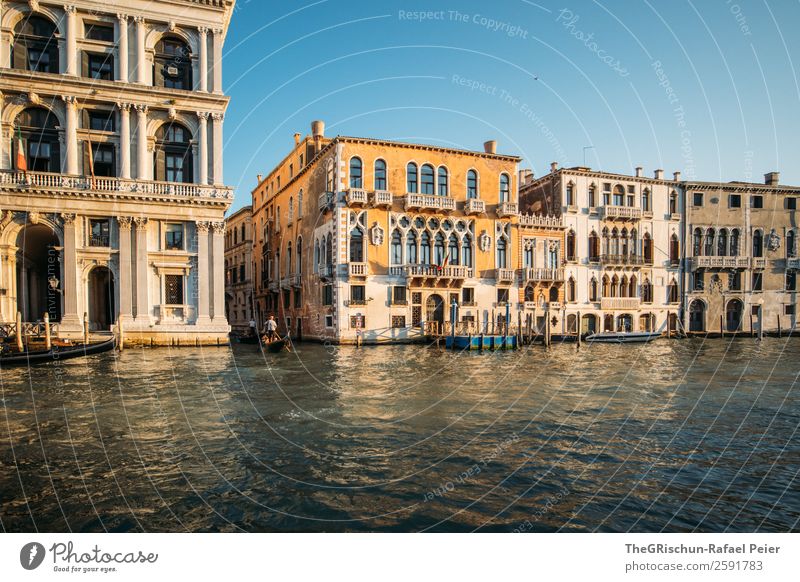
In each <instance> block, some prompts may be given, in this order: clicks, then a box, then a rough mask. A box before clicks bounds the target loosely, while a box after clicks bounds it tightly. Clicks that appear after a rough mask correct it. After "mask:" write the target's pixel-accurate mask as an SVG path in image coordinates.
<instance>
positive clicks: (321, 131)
mask: <svg viewBox="0 0 800 582" xmlns="http://www.w3.org/2000/svg"><path fill="white" fill-rule="evenodd" d="M311 135H313V136H314V139H315V140H316V139H320V138H323V137H325V122H324V121H312V122H311Z"/></svg>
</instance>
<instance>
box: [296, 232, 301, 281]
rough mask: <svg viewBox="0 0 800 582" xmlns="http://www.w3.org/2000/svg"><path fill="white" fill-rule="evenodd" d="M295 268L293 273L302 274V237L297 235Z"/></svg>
mask: <svg viewBox="0 0 800 582" xmlns="http://www.w3.org/2000/svg"><path fill="white" fill-rule="evenodd" d="M296 252H297V261H296V264H297V268H296V269H295V273H297V274H298V275H302V274H303V237H302V236H300V237H297V251H296Z"/></svg>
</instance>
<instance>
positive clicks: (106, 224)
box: [89, 218, 111, 247]
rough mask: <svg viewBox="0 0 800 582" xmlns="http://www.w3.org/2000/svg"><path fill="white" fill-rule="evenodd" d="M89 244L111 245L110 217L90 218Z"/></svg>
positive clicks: (91, 245) (94, 245) (96, 245)
mask: <svg viewBox="0 0 800 582" xmlns="http://www.w3.org/2000/svg"><path fill="white" fill-rule="evenodd" d="M89 246H90V247H110V246H111V223H110V221H109V220H108V219H106V218H102V219H90V220H89Z"/></svg>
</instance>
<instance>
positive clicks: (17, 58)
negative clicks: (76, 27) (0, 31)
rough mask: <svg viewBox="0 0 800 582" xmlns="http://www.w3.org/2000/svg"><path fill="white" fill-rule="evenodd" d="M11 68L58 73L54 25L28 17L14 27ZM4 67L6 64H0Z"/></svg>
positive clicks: (45, 19)
mask: <svg viewBox="0 0 800 582" xmlns="http://www.w3.org/2000/svg"><path fill="white" fill-rule="evenodd" d="M13 38H14V40H13V42H12V46H11V66H12V68H14V69H22V70H24V71H38V72H40V73H59V72H60V71H59V68H58V39H57V38H56V25H55V24H53V23H52V22H51V21H50V20H48V19H47V18H44V17H42V16H38V15H35V14H33V15H30V16H28V17H27V18H23V19H22V20H20V21H19V23H17V25H16V26H15V27H14V37H13ZM2 66H6V63H2Z"/></svg>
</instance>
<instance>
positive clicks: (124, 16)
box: [117, 14, 129, 24]
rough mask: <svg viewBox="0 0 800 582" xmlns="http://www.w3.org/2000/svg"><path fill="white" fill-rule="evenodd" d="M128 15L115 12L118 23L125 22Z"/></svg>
mask: <svg viewBox="0 0 800 582" xmlns="http://www.w3.org/2000/svg"><path fill="white" fill-rule="evenodd" d="M128 18H129V16H128V15H127V14H117V20H119V22H120V24H127V23H128Z"/></svg>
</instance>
